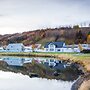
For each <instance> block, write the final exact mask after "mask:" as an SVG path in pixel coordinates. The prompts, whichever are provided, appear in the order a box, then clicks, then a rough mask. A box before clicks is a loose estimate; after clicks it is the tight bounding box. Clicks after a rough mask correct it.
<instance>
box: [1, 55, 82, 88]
mask: <svg viewBox="0 0 90 90" xmlns="http://www.w3.org/2000/svg"><path fill="white" fill-rule="evenodd" d="M0 60H1V62H0V70H2V71H1V72H0V75H1V76H4V77H10V78H2V77H1V76H0V79H1V78H2V79H5V80H6V79H8V80H7V81H6V82H7V83H11V81H13V82H14V83H15V85H16V87H15V85H14V84H13V85H12V88H13V87H15V89H14V88H13V89H12V88H10V85H8V84H7V87H8V89H7V90H30V89H31V90H36V88H37V90H42V89H43V88H44V87H45V90H46V88H47V90H56V89H57V90H58V89H61V90H70V87H71V85H72V83H73V82H74V80H76V79H77V78H78V77H79V75H80V74H81V73H82V72H81V71H80V70H78V67H77V65H75V64H73V63H69V62H65V61H59V60H56V59H54V58H41V57H30V58H28V57H27V58H26V57H25V58H24V57H10V56H8V57H1V58H0ZM3 71H4V72H3ZM8 71H10V72H14V73H10V72H8ZM15 73H17V74H15ZM18 73H21V74H18ZM9 75H10V76H9ZM32 77H39V78H35V79H31V78H32ZM40 78H47V79H49V80H47V79H40ZM12 79H13V80H12ZM18 79H19V80H18ZM51 79H57V80H59V81H57V80H51ZM61 80H62V81H61ZM25 81H26V82H25ZM70 81H72V82H70ZM2 82H3V83H5V84H6V82H4V81H3V80H2ZM17 82H18V83H17ZM0 83H1V82H0ZM38 83H39V84H38ZM18 84H19V85H18ZM24 84H25V87H24ZM65 84H66V86H65ZM0 85H1V84H0ZM34 85H36V87H34ZM50 85H51V86H50ZM67 87H68V88H69V89H67ZM0 88H1V87H0ZM21 88H23V89H21ZM0 90H5V89H0Z"/></svg>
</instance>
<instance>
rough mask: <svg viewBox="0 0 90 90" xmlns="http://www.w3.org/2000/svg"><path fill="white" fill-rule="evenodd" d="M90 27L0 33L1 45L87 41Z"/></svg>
mask: <svg viewBox="0 0 90 90" xmlns="http://www.w3.org/2000/svg"><path fill="white" fill-rule="evenodd" d="M89 32H90V27H82V28H68V27H62V28H47V29H41V30H35V31H29V32H23V33H15V34H5V35H0V45H7V44H9V43H23V44H24V45H26V46H27V45H30V44H35V43H41V44H43V45H44V44H45V43H46V42H51V41H65V42H66V44H73V43H86V41H87V35H88V33H89Z"/></svg>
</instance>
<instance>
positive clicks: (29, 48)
mask: <svg viewBox="0 0 90 90" xmlns="http://www.w3.org/2000/svg"><path fill="white" fill-rule="evenodd" d="M32 51H33V50H32V45H30V46H25V47H24V52H32Z"/></svg>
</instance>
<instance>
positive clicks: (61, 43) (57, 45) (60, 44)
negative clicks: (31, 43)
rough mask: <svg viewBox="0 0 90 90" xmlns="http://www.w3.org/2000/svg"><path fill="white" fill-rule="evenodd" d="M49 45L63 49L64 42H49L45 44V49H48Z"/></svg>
mask: <svg viewBox="0 0 90 90" xmlns="http://www.w3.org/2000/svg"><path fill="white" fill-rule="evenodd" d="M49 44H54V45H55V46H56V48H61V47H63V44H64V42H48V43H46V44H45V46H44V48H48V45H49Z"/></svg>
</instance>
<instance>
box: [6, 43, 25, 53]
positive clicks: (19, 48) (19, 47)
mask: <svg viewBox="0 0 90 90" xmlns="http://www.w3.org/2000/svg"><path fill="white" fill-rule="evenodd" d="M6 52H24V45H23V44H22V43H12V44H9V45H8V46H7V47H6Z"/></svg>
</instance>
